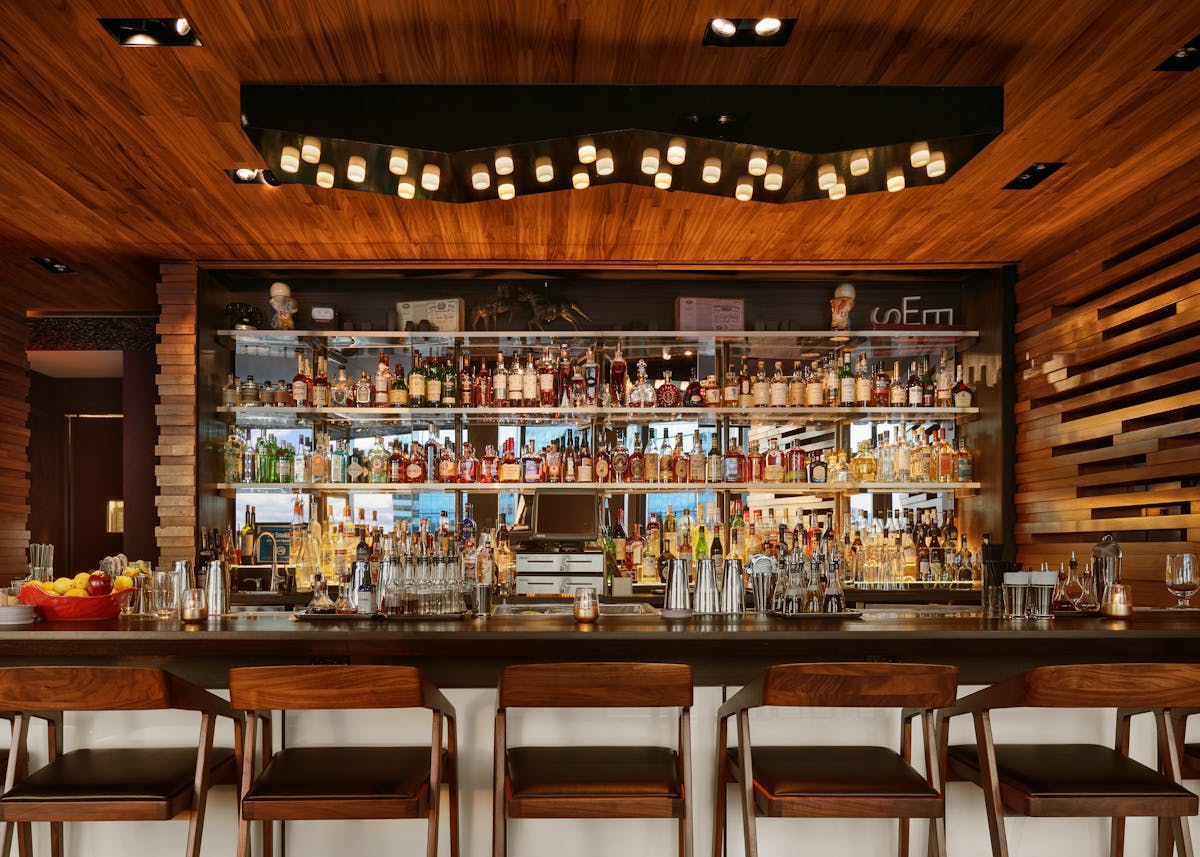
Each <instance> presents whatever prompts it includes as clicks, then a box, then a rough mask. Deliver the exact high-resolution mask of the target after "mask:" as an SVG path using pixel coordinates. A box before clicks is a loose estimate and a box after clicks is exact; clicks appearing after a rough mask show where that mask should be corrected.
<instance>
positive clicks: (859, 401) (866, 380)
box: [854, 354, 875, 408]
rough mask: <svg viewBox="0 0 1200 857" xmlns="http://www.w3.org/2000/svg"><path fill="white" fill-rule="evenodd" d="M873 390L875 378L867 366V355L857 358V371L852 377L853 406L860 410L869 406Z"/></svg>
mask: <svg viewBox="0 0 1200 857" xmlns="http://www.w3.org/2000/svg"><path fill="white" fill-rule="evenodd" d="M874 388H875V376H874V374H872V372H871V369H870V367H869V366H868V365H867V355H866V354H860V355H859V356H858V371H857V372H856V373H855V375H854V404H855V405H857V406H858V407H860V408H868V407H870V406H871V394H872V391H873V390H874Z"/></svg>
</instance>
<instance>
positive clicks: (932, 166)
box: [925, 151, 946, 179]
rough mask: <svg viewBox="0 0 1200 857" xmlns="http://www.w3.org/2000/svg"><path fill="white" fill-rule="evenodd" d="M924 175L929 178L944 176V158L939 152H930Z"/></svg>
mask: <svg viewBox="0 0 1200 857" xmlns="http://www.w3.org/2000/svg"><path fill="white" fill-rule="evenodd" d="M925 173H926V174H927V175H928V176H929V177H930V178H931V179H936V178H937V177H938V176H941V175H945V174H946V156H945V155H943V154H942V153H941V152H937V151H934V152H930V153H929V163H928V164H926V165H925Z"/></svg>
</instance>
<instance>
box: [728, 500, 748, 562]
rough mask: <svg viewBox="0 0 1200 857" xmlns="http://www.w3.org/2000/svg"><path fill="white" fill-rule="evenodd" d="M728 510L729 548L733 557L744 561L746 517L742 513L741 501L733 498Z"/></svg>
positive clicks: (729, 552)
mask: <svg viewBox="0 0 1200 857" xmlns="http://www.w3.org/2000/svg"><path fill="white" fill-rule="evenodd" d="M731 506H732V508H731V509H730V512H729V549H728V554H729V556H730V557H732V558H733V559H740V560H741V561H742V562H743V563H744V562H745V561H746V519H745V517H744V516H743V515H742V501H741V500H734V501H733V503H732V504H731Z"/></svg>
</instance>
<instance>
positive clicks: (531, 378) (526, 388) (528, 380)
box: [521, 372, 538, 402]
mask: <svg viewBox="0 0 1200 857" xmlns="http://www.w3.org/2000/svg"><path fill="white" fill-rule="evenodd" d="M521 395H522V396H524V397H525V401H527V402H533V401H536V400H537V397H538V380H537V375H535V374H533V373H532V372H526V373H525V379H524V382H523V383H522V385H521Z"/></svg>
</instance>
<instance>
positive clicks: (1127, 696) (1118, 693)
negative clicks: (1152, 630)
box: [1012, 664, 1200, 708]
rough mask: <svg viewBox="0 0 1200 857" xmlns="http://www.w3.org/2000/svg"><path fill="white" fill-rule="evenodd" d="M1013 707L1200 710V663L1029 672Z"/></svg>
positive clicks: (1083, 666) (1076, 666)
mask: <svg viewBox="0 0 1200 857" xmlns="http://www.w3.org/2000/svg"><path fill="white" fill-rule="evenodd" d="M1020 678H1023V679H1024V681H1023V694H1022V696H1021V699H1020V700H1019V701H1014V702H1013V703H1012V705H1014V706H1029V707H1037V708H1196V707H1200V664H1071V665H1067V666H1053V667H1038V668H1037V669H1033V670H1030V671H1029V672H1027V673H1025V675H1024V676H1023V677H1018V680H1019V679H1020Z"/></svg>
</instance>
